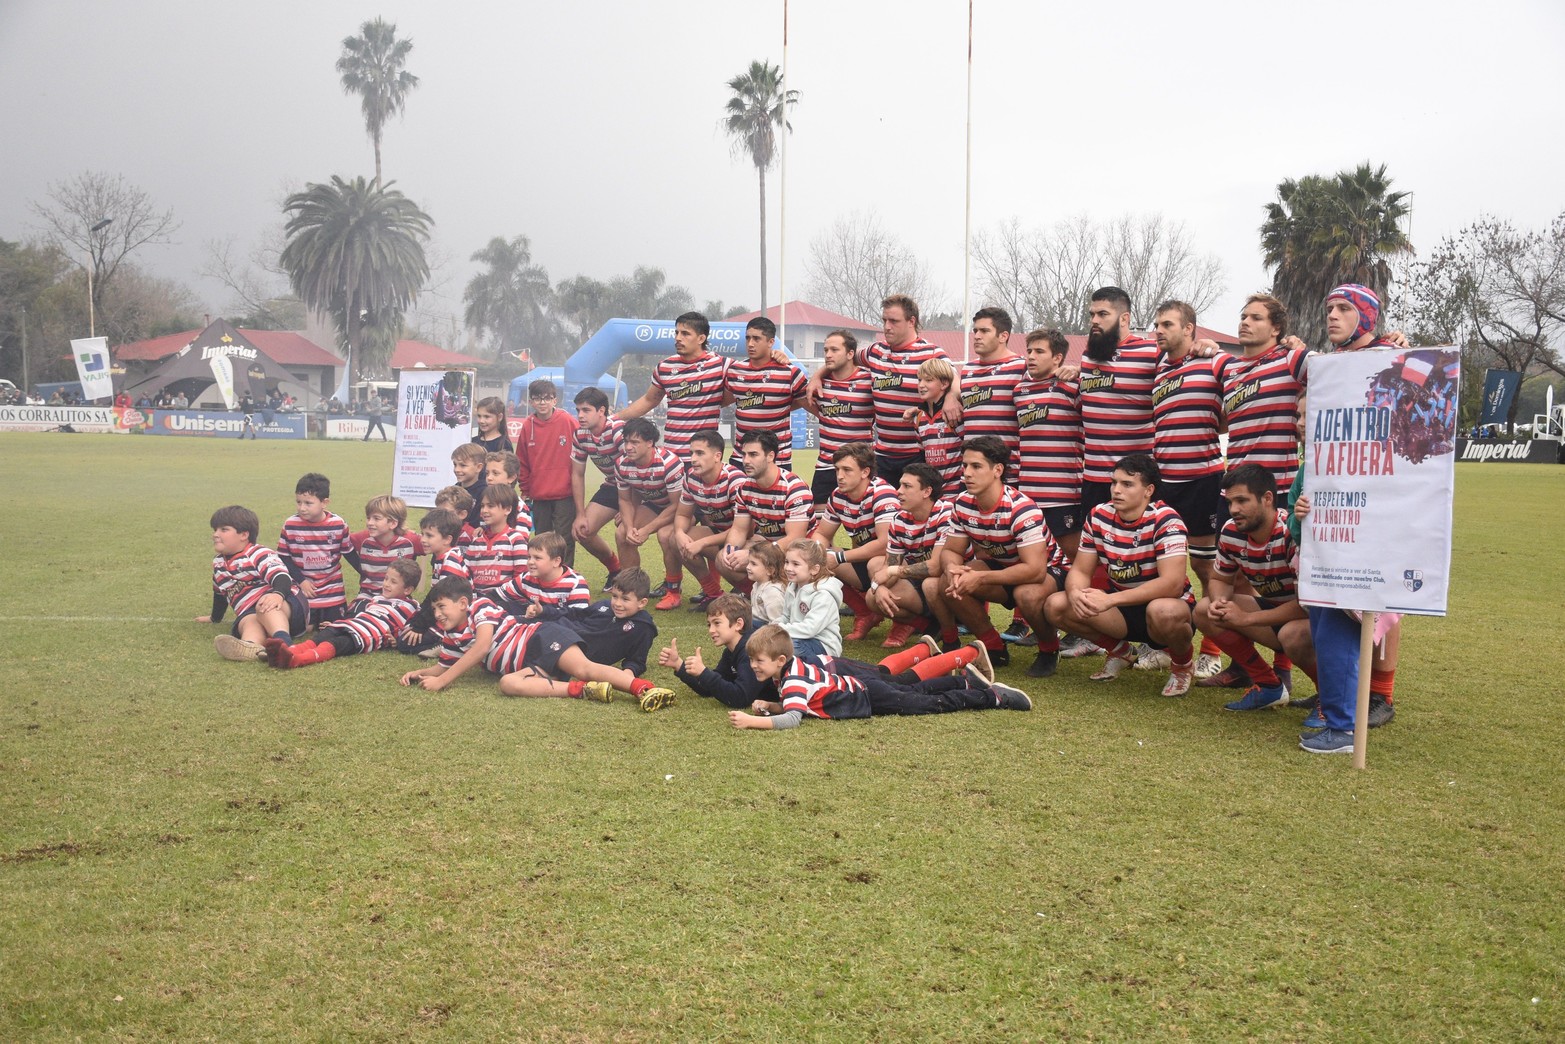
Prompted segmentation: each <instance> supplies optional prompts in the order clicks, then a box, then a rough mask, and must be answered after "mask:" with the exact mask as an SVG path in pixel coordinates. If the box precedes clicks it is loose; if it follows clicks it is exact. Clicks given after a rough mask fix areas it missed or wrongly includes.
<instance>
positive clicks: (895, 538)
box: [886, 500, 951, 565]
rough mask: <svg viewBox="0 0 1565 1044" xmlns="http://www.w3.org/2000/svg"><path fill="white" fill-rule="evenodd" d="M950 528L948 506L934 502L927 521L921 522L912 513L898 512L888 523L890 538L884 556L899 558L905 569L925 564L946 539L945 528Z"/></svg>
mask: <svg viewBox="0 0 1565 1044" xmlns="http://www.w3.org/2000/svg"><path fill="white" fill-rule="evenodd" d="M950 524H951V502H950V501H949V500H937V501H935V502H934V504H933V505H932V506H931V507H930V509H929V517H928V518H926V519H925V520H924V521H922V522H920V521H919V520H918V519H916V518H914V517H913V513H912V512H911V511H908V510H906V509H905V508H898V510H897V513H896V515H895V516H893V517H892V519H891V535H890V536H889V537H888V538H887V539H886V554H887V556H888V557H889V556H891V555H900V556H901V561H902V562H903V563H905V564H907V565H913V564H915V563H917V562H927V561H929V558H930V556H931V555H933V554H934V551H935V548H937V547H939V546H940V542H941V541H943V540H944V539H945V538H946V528H947V527H948V526H950Z"/></svg>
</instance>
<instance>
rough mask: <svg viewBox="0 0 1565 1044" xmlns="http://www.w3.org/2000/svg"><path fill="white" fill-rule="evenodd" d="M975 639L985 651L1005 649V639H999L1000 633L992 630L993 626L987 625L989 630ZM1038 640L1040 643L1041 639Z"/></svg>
mask: <svg viewBox="0 0 1565 1044" xmlns="http://www.w3.org/2000/svg"><path fill="white" fill-rule="evenodd" d="M976 637H977V638H978V640H979V641H980V642H983V643H984V648H985V649H994V650H998V649H1004V648H1005V639H1004V638H1001V637H1000V632H999V631H996V630H995V629H994V625H993V624H990V625H989V629H988V630H987V631H985V632H984V633H983V634H980V635H977V636H976ZM1038 640H1039V641H1042V640H1043V639H1042V638H1039V639H1038Z"/></svg>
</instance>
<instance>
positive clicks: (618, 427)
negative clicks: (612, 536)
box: [571, 388, 625, 590]
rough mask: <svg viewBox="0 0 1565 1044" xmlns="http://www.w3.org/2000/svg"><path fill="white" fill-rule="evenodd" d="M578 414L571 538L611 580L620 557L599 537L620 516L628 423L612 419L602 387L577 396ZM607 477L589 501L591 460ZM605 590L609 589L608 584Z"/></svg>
mask: <svg viewBox="0 0 1565 1044" xmlns="http://www.w3.org/2000/svg"><path fill="white" fill-rule="evenodd" d="M576 413H577V414H578V415H579V417H580V425H581V426H580V427H578V428H577V429H576V432H575V434H574V435H572V436H571V506H572V509H573V510H574V512H575V519H576V521H575V522H573V523H572V524H571V535H572V536H573V537H575V538H576V539H577V540H578V541H580V542H581V546H582V547H584V548H586V549H587V550H588V552H590V553H591V554H592V557H594V558H596V559H597V560H598V561H600V562H602V563H603V566H604V568H605V569H607V570H608V574H609V576H610V577H613V576H614V574H615V573H617V572H619V567H620V562H619V556H618V555H616V554H615V553H614V552H613V551H612V550H611V549H610V548H609V545H608V542H607V541H606V540H604V539H603V537H602V536H600V535H599V531H600V530H601V529H602V528H603V527H604V526H606V525H608V524H609V523H610V522H612V521H613V520H614V516H615V515H616V514H618V513H619V487H618V486H616V485H615V478H614V476H615V466H614V465H615V463H616V462H617V461H618V460H619V453H620V443H621V441H622V440H623V437H624V431H625V422H624V421H622V420H620V419H619V418H617V417H610V416H609V397H608V396H607V395H605V394H603V389H602V388H583V389H582V390H581V391H579V392H577V393H576ZM588 460H591V461H592V462H593V463H594V464H596V465H597V466H598V470H599V471H600V472H601V473H602V474H603V483H602V485H600V486H599V487H598V491H597V492H596V493H594V494H593V495H592V499H591V500H588V499H587V461H588ZM604 590H608V586H607V585H604Z"/></svg>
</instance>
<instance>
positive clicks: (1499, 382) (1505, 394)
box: [1478, 370, 1522, 424]
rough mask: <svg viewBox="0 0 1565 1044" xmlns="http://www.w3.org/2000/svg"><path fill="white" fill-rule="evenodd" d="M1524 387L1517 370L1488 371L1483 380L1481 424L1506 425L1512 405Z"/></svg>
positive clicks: (1479, 421)
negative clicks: (1520, 389)
mask: <svg viewBox="0 0 1565 1044" xmlns="http://www.w3.org/2000/svg"><path fill="white" fill-rule="evenodd" d="M1521 386H1522V375H1521V374H1520V373H1517V372H1516V371H1515V370H1486V371H1484V378H1483V416H1482V417H1479V418H1478V423H1479V424H1504V423H1505V422H1506V420H1507V419H1508V418H1509V417H1510V415H1511V403H1512V401H1514V400H1515V398H1516V391H1517V389H1519V388H1520V387H1521Z"/></svg>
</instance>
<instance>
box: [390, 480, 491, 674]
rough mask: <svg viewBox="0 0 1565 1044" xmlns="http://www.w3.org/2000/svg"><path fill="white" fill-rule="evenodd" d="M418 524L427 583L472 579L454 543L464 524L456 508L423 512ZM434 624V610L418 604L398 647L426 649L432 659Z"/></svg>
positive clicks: (437, 639) (437, 638) (420, 651)
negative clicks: (425, 556) (426, 560)
mask: <svg viewBox="0 0 1565 1044" xmlns="http://www.w3.org/2000/svg"><path fill="white" fill-rule="evenodd" d="M462 495H463V496H466V495H467V494H465V493H464V494H462ZM418 525H419V532H420V534H421V535H422V536H423V538H424V548H425V550H427V551H428V552H429V582H430V585H431V586H433V585H435V584H437V583H439V582H440V581H441V580H444V579H445V578H446V577H448V576H456V577H461V578H462V579H463V580H468V581H471V580H472V578H473V573H472V570H471V569H469V568H468V565H467V554H466V553H465V552H464V551H463V550H462V548H461V547H460V546H458V544H457V541H458V540H460V539H461V538H462V530H463V529H465V528H466V527H465V525H464V524H463V522H462V519H461V517H460V516H458V515H457V513H456V512H455V511H449V510H447V509H445V508H436V509H435V510H433V511H431V512H429V513H428V514H426V515H425V516H424V520H423V521H422V522H420V523H419V524H418ZM434 628H435V612H434V610H433V609H431V608H430V607H429V605H428V604H427V603H426V604H424V605H421V606H419V610H418V612H416V613H414V614H413V618H412V619H410V620H409V621H408V622H407V625H406V626H405V627H403V629H402V633H401V634H400V635H398V637H397V648H398V649H401V650H402V651H403V652H405V653H417V654H419V655H423V654H424V653H425V652H426V651H427V652H428V653H429V656H428V658H429V659H433V658H434V656H435V653H434V649H435V647H436V646H438V645H439V644H440V635H439V634H438V633H437V632H436V631H435V629H434Z"/></svg>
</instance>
